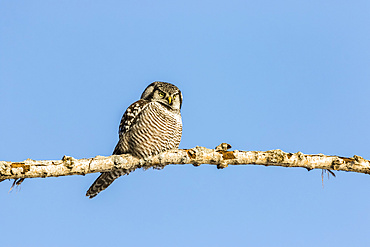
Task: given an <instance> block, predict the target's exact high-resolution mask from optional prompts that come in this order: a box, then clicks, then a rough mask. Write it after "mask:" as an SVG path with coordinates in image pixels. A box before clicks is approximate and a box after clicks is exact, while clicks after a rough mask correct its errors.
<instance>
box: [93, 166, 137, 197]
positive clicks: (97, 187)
mask: <svg viewBox="0 0 370 247" xmlns="http://www.w3.org/2000/svg"><path fill="white" fill-rule="evenodd" d="M129 173H130V171H128V170H126V169H116V170H113V171H110V172H102V173H101V174H100V176H99V177H98V178H97V179H96V180H95V182H94V183H93V184H92V185H91V186H90V188H89V189H88V191H87V192H86V196H88V197H89V198H90V199H91V198H93V197H95V196H96V195H97V194H99V193H100V192H101V191H103V190H105V189H106V188H108V186H109V185H111V183H113V181H114V180H116V179H117V178H119V177H120V176H123V175H126V174H129Z"/></svg>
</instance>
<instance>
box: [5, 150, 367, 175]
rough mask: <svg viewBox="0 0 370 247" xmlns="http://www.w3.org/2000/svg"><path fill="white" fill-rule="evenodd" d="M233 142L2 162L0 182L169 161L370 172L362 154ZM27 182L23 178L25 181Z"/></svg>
mask: <svg viewBox="0 0 370 247" xmlns="http://www.w3.org/2000/svg"><path fill="white" fill-rule="evenodd" d="M229 148H230V145H229V144H226V143H223V144H220V145H219V146H217V147H216V148H215V149H208V148H204V147H195V148H192V149H179V150H171V151H167V152H164V153H162V154H159V155H157V156H155V157H151V158H149V159H147V160H140V159H138V158H136V157H133V156H131V155H129V154H124V155H112V156H108V157H104V156H96V157H94V158H88V159H74V158H72V157H68V156H64V157H63V159H61V160H31V159H27V160H25V161H23V162H8V161H0V181H2V180H4V179H24V178H37V177H42V178H45V177H59V176H67V175H85V174H88V173H95V172H104V171H109V170H111V169H114V168H125V169H126V170H127V171H133V170H135V169H137V168H149V167H157V168H158V167H164V166H166V165H169V164H193V165H194V166H199V165H201V164H211V165H217V168H225V167H227V166H228V165H264V166H283V167H302V168H306V169H308V170H311V169H327V170H334V171H348V172H358V173H365V174H370V162H369V160H365V159H363V158H362V157H360V156H357V155H355V156H353V157H352V158H345V157H339V156H328V155H323V154H314V155H310V154H303V153H301V152H297V153H286V152H283V151H281V150H279V149H276V150H270V151H239V150H235V151H227V149H229ZM22 181H23V180H22Z"/></svg>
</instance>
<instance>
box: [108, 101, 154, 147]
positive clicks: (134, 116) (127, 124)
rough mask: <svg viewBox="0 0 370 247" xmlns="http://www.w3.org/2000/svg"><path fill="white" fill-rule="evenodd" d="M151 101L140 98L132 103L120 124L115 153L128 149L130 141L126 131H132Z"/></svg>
mask: <svg viewBox="0 0 370 247" xmlns="http://www.w3.org/2000/svg"><path fill="white" fill-rule="evenodd" d="M149 103H150V102H149V101H148V100H143V99H140V100H138V101H136V102H135V103H133V104H131V105H130V106H129V107H128V108H127V110H126V112H125V113H124V114H123V117H122V119H121V123H120V125H119V131H118V134H119V141H118V143H117V145H116V147H115V149H114V151H113V154H124V153H127V151H128V143H127V140H126V139H127V136H126V133H127V132H128V131H130V129H131V127H132V126H133V125H135V123H136V121H137V120H138V119H139V117H138V116H139V115H140V112H141V111H142V110H144V109H145V108H146V107H147V105H148V104H149Z"/></svg>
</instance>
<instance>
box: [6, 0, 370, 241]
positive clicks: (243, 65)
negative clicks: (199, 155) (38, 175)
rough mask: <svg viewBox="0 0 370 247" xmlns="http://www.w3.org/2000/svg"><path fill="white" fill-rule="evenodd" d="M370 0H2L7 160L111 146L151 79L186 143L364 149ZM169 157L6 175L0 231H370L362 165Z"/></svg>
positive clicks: (356, 234)
mask: <svg viewBox="0 0 370 247" xmlns="http://www.w3.org/2000/svg"><path fill="white" fill-rule="evenodd" d="M369 27H370V2H369V1H340V0H339V1H338V0H337V1H319V0H314V1H233V0H229V1H191V0H187V1H161V0H159V1H109V0H108V1H37V0H36V1H20V0H17V1H9V0H8V1H5V0H0V120H1V128H0V140H1V141H0V160H8V161H22V160H25V159H27V158H31V159H61V158H62V157H63V155H70V156H73V157H75V158H83V157H93V156H96V155H110V154H111V153H112V151H113V149H114V146H115V144H116V142H117V140H118V134H117V131H118V125H119V121H120V119H121V116H122V114H123V112H124V111H125V109H126V108H127V107H128V106H129V105H130V103H132V102H134V101H135V100H137V99H138V98H139V97H140V95H141V93H142V91H143V90H144V88H145V87H146V86H147V85H148V84H149V83H151V82H152V81H155V80H162V81H168V82H172V83H174V84H176V85H177V86H178V87H179V88H180V89H181V90H182V92H183V95H184V102H183V110H182V115H183V124H184V129H183V137H182V141H181V144H180V148H192V147H194V146H196V145H201V146H205V147H209V148H213V147H215V146H217V145H218V144H220V143H221V142H228V143H230V144H231V145H232V146H233V148H235V149H240V150H269V149H282V150H284V151H288V152H297V151H301V152H304V153H324V154H332V155H341V156H353V155H354V154H356V155H360V156H363V157H364V158H367V159H370V151H369V150H370V131H369V122H370V115H369V105H370V99H369V98H370V97H369V96H370V94H369V92H370V28H369ZM336 174H337V177H336V178H330V179H329V180H327V179H325V180H324V188H323V187H322V183H321V176H320V175H321V171H320V170H314V171H310V172H307V170H305V169H302V168H294V169H292V168H279V167H263V166H239V167H229V168H226V169H224V170H217V169H216V168H215V167H214V166H209V165H202V166H200V167H198V168H196V167H193V166H191V165H184V166H167V167H166V168H165V169H164V170H161V171H157V170H148V171H141V170H139V171H135V172H134V173H132V174H130V175H129V176H127V177H122V178H120V179H119V180H117V181H116V182H114V184H113V185H112V186H111V187H109V189H107V190H106V191H104V192H103V193H101V194H100V195H98V196H97V197H96V198H94V199H93V200H89V199H87V198H86V197H85V196H84V195H85V192H86V190H87V189H88V187H89V186H90V184H91V183H92V182H93V181H94V180H95V178H96V177H97V175H98V174H91V175H87V176H70V177H60V178H47V179H28V180H26V181H25V182H24V183H23V184H22V186H21V188H20V189H19V191H17V190H15V191H13V192H11V193H8V190H9V188H10V186H11V182H10V181H4V182H2V183H0V202H1V206H0V219H1V226H0V232H1V236H2V238H1V246H5V247H13V246H17V247H23V246H24V247H43V246H45V247H49V246H55V247H59V246H60V247H62V246H91V247H93V246H161V247H162V246H212V247H214V246H220V247H221V246H257V247H258V246H281V247H286V246H300V247H302V246H303V247H305V246H307V247H311V246H336V247H340V246H370V238H369V237H368V236H369V234H370V228H369V225H370V210H369V209H370V176H368V175H363V174H355V173H345V172H337V173H336Z"/></svg>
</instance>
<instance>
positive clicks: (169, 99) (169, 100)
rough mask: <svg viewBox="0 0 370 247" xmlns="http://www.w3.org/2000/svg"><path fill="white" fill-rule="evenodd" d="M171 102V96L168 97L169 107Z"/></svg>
mask: <svg viewBox="0 0 370 247" xmlns="http://www.w3.org/2000/svg"><path fill="white" fill-rule="evenodd" d="M171 102H172V98H171V96H170V97H168V104H170V105H171Z"/></svg>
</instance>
